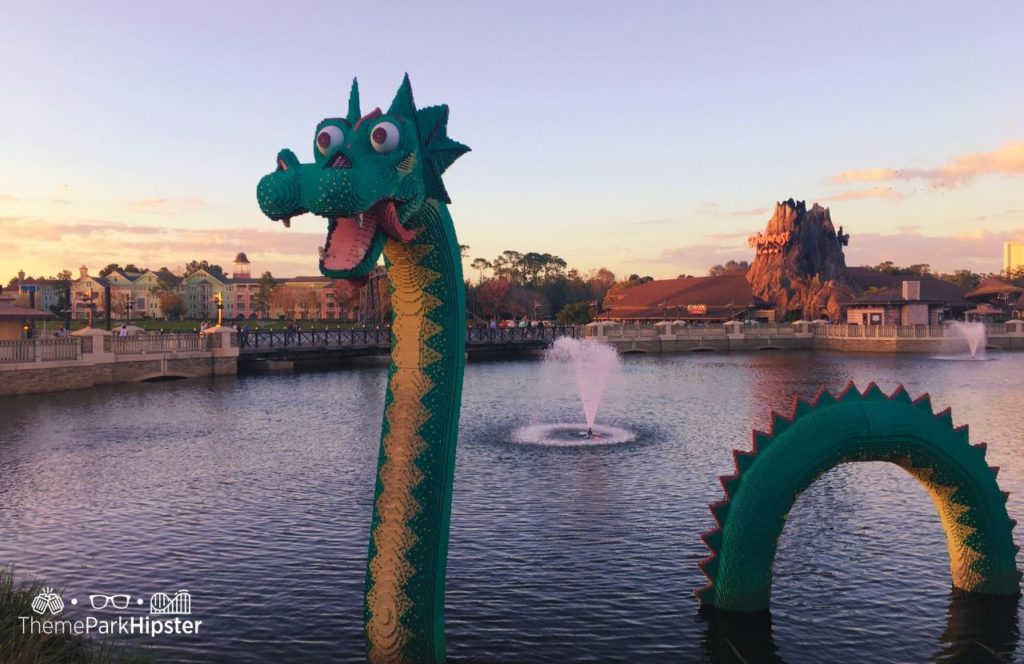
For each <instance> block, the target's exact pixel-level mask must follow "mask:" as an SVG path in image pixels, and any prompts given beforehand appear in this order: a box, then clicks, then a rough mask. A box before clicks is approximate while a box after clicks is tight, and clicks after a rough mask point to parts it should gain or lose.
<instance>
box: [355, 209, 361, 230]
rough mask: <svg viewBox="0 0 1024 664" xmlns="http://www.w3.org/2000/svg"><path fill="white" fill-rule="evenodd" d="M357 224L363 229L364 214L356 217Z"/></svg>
mask: <svg viewBox="0 0 1024 664" xmlns="http://www.w3.org/2000/svg"><path fill="white" fill-rule="evenodd" d="M356 222H357V223H358V224H359V228H362V227H363V213H362V212H360V213H359V214H357V215H356Z"/></svg>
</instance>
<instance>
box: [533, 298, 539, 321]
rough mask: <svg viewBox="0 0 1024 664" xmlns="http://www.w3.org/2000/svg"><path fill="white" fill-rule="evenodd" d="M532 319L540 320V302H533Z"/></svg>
mask: <svg viewBox="0 0 1024 664" xmlns="http://www.w3.org/2000/svg"><path fill="white" fill-rule="evenodd" d="M533 320H540V302H536V301H535V302H534V303H533Z"/></svg>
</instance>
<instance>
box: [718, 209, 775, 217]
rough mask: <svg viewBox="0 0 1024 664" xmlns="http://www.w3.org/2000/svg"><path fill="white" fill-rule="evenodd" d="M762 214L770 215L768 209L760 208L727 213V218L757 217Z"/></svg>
mask: <svg viewBox="0 0 1024 664" xmlns="http://www.w3.org/2000/svg"><path fill="white" fill-rule="evenodd" d="M762 214H768V208H766V207H758V208H750V209H749V210H735V211H733V212H727V213H726V216H727V217H757V216H760V215H762Z"/></svg>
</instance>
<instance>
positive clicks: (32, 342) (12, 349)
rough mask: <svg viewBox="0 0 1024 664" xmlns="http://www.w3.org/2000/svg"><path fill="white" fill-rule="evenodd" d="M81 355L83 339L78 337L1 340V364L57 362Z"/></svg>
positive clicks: (77, 357)
mask: <svg viewBox="0 0 1024 664" xmlns="http://www.w3.org/2000/svg"><path fill="white" fill-rule="evenodd" d="M80 357H82V340H81V339H79V338H77V337H68V338H52V339H21V340H18V339H15V340H4V341H0V364H18V363H21V362H55V361H58V360H77V359H79V358H80Z"/></svg>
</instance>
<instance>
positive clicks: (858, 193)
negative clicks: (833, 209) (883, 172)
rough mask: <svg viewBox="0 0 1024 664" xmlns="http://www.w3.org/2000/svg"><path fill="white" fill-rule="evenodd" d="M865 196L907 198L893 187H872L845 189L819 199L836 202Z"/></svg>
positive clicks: (894, 199) (891, 198)
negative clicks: (839, 192)
mask: <svg viewBox="0 0 1024 664" xmlns="http://www.w3.org/2000/svg"><path fill="white" fill-rule="evenodd" d="M865 198H885V199H889V200H893V201H898V200H900V199H902V198H906V195H905V194H903V193H901V192H899V191H896V190H895V189H893V188H892V187H870V188H868V189H853V190H851V191H844V192H842V193H841V194H836V195H834V196H822V197H821V198H819V199H818V200H819V201H821V202H836V201H859V200H863V199H865Z"/></svg>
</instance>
